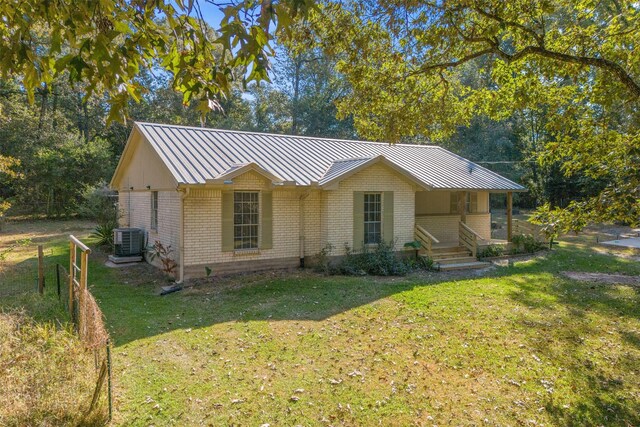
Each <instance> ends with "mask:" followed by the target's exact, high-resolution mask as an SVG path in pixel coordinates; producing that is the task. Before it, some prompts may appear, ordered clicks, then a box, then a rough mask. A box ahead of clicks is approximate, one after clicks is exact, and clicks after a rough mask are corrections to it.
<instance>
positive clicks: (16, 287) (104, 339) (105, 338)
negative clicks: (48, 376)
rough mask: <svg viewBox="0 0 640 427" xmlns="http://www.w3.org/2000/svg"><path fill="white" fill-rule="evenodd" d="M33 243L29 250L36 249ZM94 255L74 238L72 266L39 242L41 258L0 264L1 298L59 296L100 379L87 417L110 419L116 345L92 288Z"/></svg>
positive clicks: (39, 256)
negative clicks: (112, 353)
mask: <svg viewBox="0 0 640 427" xmlns="http://www.w3.org/2000/svg"><path fill="white" fill-rule="evenodd" d="M32 247H33V245H29V247H28V248H26V249H28V250H29V252H31V248H32ZM90 253H91V250H90V249H89V248H88V247H87V246H86V245H85V244H84V243H82V242H81V241H80V240H78V239H77V238H76V237H74V236H69V260H68V264H67V265H63V264H62V262H64V261H63V259H64V258H63V257H62V256H60V255H57V256H56V255H54V254H53V253H52V252H51V251H50V250H49V251H48V250H47V249H46V248H44V247H43V246H42V245H39V246H38V256H37V257H33V256H31V257H27V258H26V259H24V260H23V261H18V262H13V263H11V266H10V268H9V267H7V266H6V265H4V266H3V265H2V263H0V298H2V297H14V298H20V297H21V295H25V296H27V295H28V294H30V293H31V294H33V293H40V294H43V297H44V298H57V299H58V300H59V302H60V304H61V308H64V309H65V310H66V311H68V313H69V317H70V320H71V323H72V324H73V327H74V329H75V331H76V332H77V334H78V337H79V339H80V341H81V342H82V344H83V346H84V347H85V349H86V350H87V354H88V355H89V354H91V355H92V356H93V357H92V358H93V362H94V365H95V370H96V382H95V387H94V389H93V390H92V393H91V395H90V396H87V403H86V404H85V405H84V406H85V408H83V409H84V410H85V411H86V414H85V418H86V419H92V420H105V421H106V422H109V421H110V420H111V416H112V411H113V399H112V383H113V378H112V370H111V366H112V365H111V343H110V337H109V333H108V332H107V328H106V326H105V323H104V315H103V313H102V311H101V310H100V307H99V306H98V303H97V302H96V299H95V297H94V296H93V295H92V294H91V292H90V291H89V289H88V287H87V284H88V278H89V254H90ZM45 290H46V292H45Z"/></svg>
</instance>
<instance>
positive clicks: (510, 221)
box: [507, 191, 513, 242]
mask: <svg viewBox="0 0 640 427" xmlns="http://www.w3.org/2000/svg"><path fill="white" fill-rule="evenodd" d="M512 226H513V193H512V192H510V191H509V192H508V193H507V240H508V241H509V242H510V241H511V238H512V237H513V228H512Z"/></svg>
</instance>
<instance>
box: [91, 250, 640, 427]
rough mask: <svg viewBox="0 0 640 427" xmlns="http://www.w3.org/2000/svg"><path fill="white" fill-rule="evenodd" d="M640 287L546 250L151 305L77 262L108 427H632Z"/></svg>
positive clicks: (154, 281)
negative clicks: (103, 326)
mask: <svg viewBox="0 0 640 427" xmlns="http://www.w3.org/2000/svg"><path fill="white" fill-rule="evenodd" d="M565 270H572V271H585V272H611V273H614V272H615V273H623V274H634V275H638V274H640V263H639V262H638V261H633V260H632V259H629V258H620V257H613V256H609V255H606V254H599V253H597V252H595V251H594V250H593V249H591V248H589V247H587V246H581V245H580V244H578V243H563V244H562V245H561V246H560V247H559V248H557V249H555V250H554V251H553V252H551V253H549V254H547V255H546V256H543V257H538V258H535V259H532V260H530V261H523V262H516V263H515V265H514V266H513V267H502V268H498V269H496V270H494V271H493V272H491V273H490V275H488V276H485V277H481V278H480V277H475V276H473V274H471V275H469V276H466V277H465V276H462V275H457V276H453V275H450V276H446V275H444V274H433V273H432V274H429V275H422V276H420V275H415V276H410V277H406V278H396V279H381V278H345V277H329V278H326V277H321V276H317V275H314V274H312V273H289V274H282V273H279V274H265V275H257V276H247V277H236V278H230V279H225V280H221V281H217V282H215V283H214V284H209V285H204V284H201V285H198V286H196V287H195V288H192V289H188V290H185V291H182V292H178V293H175V294H171V295H168V296H164V297H161V296H158V295H157V293H158V290H159V287H160V286H161V285H162V284H163V279H162V278H161V276H159V274H158V273H157V272H156V271H154V270H152V269H150V268H148V267H146V266H140V267H136V268H134V269H132V270H127V271H123V270H112V269H108V268H106V267H104V266H103V265H102V259H101V256H100V255H95V256H93V255H92V264H91V271H90V282H91V283H92V290H93V292H94V294H95V295H96V297H97V299H98V300H99V302H100V304H101V307H102V310H103V311H104V313H105V316H106V317H107V323H108V325H109V327H110V330H111V333H112V336H113V338H114V340H115V349H114V364H115V382H116V384H115V395H116V414H115V424H117V425H144V426H147V425H155V426H161V425H180V426H182V425H215V426H218V425H243V426H244V425H248V426H260V425H263V424H270V425H271V426H280V425H305V426H310V425H335V426H339V425H367V426H368V425H397V426H407V425H420V426H422V425H425V426H431V425H547V426H548V425H607V426H610V425H620V426H628V425H640V304H639V303H640V294H639V292H640V288H637V287H630V286H618V285H607V284H599V283H586V282H578V281H574V280H569V279H567V278H565V277H564V276H563V275H562V274H560V272H562V271H565Z"/></svg>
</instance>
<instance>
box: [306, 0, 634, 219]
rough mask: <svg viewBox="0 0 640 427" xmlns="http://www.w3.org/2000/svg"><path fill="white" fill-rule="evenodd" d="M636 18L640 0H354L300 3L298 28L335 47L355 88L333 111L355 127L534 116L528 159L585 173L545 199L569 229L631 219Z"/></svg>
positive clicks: (446, 134)
mask: <svg viewBox="0 0 640 427" xmlns="http://www.w3.org/2000/svg"><path fill="white" fill-rule="evenodd" d="M639 28H640V9H639V8H637V7H636V6H631V5H623V4H619V3H611V2H595V1H590V0H588V1H581V2H575V1H569V0H534V1H530V0H511V1H508V2H506V1H500V2H498V1H493V0H478V1H473V2H470V1H467V0H453V1H447V2H435V3H434V2H426V1H414V2H408V3H407V2H400V3H398V2H392V3H389V2H383V1H373V2H365V1H360V0H352V1H349V2H341V3H340V4H333V3H331V4H327V5H325V6H323V7H322V8H321V9H319V11H318V12H317V13H311V14H310V17H309V24H308V26H307V29H306V34H305V31H301V32H300V33H302V34H303V35H302V36H301V37H299V39H300V41H301V43H308V42H309V40H312V44H313V45H315V46H319V47H321V48H322V49H324V50H325V51H326V52H330V53H331V54H334V55H337V56H339V57H340V58H341V62H340V63H339V65H338V67H337V69H338V71H340V72H341V73H343V74H344V75H345V77H346V78H347V79H348V81H349V83H350V85H351V86H352V88H353V92H352V93H351V94H349V95H348V96H346V97H345V98H343V99H341V100H340V101H339V102H338V109H339V114H340V116H341V117H347V116H353V118H354V123H355V125H356V128H357V129H358V132H359V134H360V135H361V136H363V137H365V138H371V139H383V140H387V141H390V142H397V141H404V140H408V141H416V140H417V141H425V140H431V141H436V142H437V141H445V140H447V139H448V138H450V137H451V135H452V134H454V132H456V131H457V129H458V128H459V127H461V126H468V125H469V123H470V122H471V120H472V119H473V118H477V117H481V118H482V117H487V118H489V119H492V120H495V121H502V120H505V119H510V118H511V117H513V116H514V115H517V114H523V113H524V114H526V113H531V112H533V113H536V114H538V115H540V116H543V117H544V128H543V129H541V130H539V131H537V135H539V137H540V141H537V143H536V149H535V150H534V151H532V152H533V154H534V155H536V156H537V157H538V159H537V160H538V162H539V164H540V165H542V166H543V167H546V168H551V167H552V166H553V168H554V169H553V170H557V168H556V166H557V165H560V168H559V169H560V171H561V173H564V174H565V175H566V176H568V177H572V179H578V178H580V179H583V181H585V182H587V183H589V181H588V180H591V181H590V184H591V188H590V189H588V191H587V192H586V193H583V196H584V198H583V199H582V200H576V201H575V203H574V204H573V205H570V206H569V207H567V209H566V210H557V209H555V207H551V208H550V209H549V210H548V211H546V214H545V215H546V216H545V217H546V218H548V219H549V221H554V219H553V218H556V215H560V216H557V218H558V221H562V222H564V223H568V224H569V225H568V228H571V229H574V228H579V227H580V226H582V225H584V224H585V223H587V222H588V221H592V220H600V221H612V220H622V221H626V222H629V223H634V224H636V223H638V221H640V219H639V218H640V215H639V209H638V202H637V200H639V199H640V186H639V183H640V167H639V166H638V165H640V159H639V158H638V154H637V153H636V152H635V151H634V150H636V148H635V147H637V146H638V144H640V141H639V140H638V135H639V132H640V130H639V129H640V110H639V109H638V106H639V105H640V49H637V48H636V45H637V40H638V39H640V30H639ZM584 187H588V186H587V185H585V186H584ZM565 214H566V215H565ZM563 215H564V216H563ZM565 216H566V217H565ZM568 218H572V222H571V221H569V220H568Z"/></svg>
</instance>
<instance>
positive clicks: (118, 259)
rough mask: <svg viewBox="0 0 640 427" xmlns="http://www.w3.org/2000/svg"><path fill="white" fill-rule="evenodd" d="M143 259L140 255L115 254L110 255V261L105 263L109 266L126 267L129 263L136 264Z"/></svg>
mask: <svg viewBox="0 0 640 427" xmlns="http://www.w3.org/2000/svg"><path fill="white" fill-rule="evenodd" d="M140 261H142V257H141V256H140V255H137V256H114V255H109V261H107V262H106V263H105V265H106V266H107V267H126V266H128V265H135V264H137V263H139V262H140Z"/></svg>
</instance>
